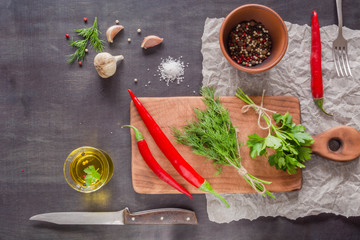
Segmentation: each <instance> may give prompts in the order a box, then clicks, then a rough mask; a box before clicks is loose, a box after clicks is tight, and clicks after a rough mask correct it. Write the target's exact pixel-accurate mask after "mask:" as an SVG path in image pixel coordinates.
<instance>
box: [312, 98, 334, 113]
mask: <svg viewBox="0 0 360 240" xmlns="http://www.w3.org/2000/svg"><path fill="white" fill-rule="evenodd" d="M314 102H315V103H316V105H317V106H318V107H319V108H320V109H321V110H322V111H323V112H324V113H325V114H327V115H329V116H332V115H333V114H332V113H327V112H326V111H325V110H324V108H323V104H324V98H314Z"/></svg>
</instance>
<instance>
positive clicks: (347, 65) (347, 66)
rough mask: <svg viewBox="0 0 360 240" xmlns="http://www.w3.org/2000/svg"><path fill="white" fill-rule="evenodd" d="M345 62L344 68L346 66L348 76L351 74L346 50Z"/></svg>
mask: <svg viewBox="0 0 360 240" xmlns="http://www.w3.org/2000/svg"><path fill="white" fill-rule="evenodd" d="M345 62H346V68H347V70H348V72H349V74H350V76H352V74H351V69H350V64H349V59H348V55H347V52H345Z"/></svg>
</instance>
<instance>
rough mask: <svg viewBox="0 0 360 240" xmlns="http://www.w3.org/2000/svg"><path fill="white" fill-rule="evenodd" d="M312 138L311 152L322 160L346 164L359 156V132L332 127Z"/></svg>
mask: <svg viewBox="0 0 360 240" xmlns="http://www.w3.org/2000/svg"><path fill="white" fill-rule="evenodd" d="M313 138H314V140H315V142H314V143H313V144H312V145H311V150H312V151H313V152H314V153H316V154H318V155H320V156H322V157H324V158H328V159H330V160H333V161H339V162H346V161H351V160H354V159H355V158H357V157H359V156H360V132H358V131H357V130H356V129H354V128H352V127H349V126H339V127H334V128H331V129H329V130H327V131H325V132H322V133H320V134H318V135H316V136H314V137H313Z"/></svg>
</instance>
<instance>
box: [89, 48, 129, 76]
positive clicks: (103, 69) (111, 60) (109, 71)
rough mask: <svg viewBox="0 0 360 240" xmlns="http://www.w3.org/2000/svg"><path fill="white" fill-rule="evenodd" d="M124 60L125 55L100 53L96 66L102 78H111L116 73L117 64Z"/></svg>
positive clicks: (95, 61)
mask: <svg viewBox="0 0 360 240" xmlns="http://www.w3.org/2000/svg"><path fill="white" fill-rule="evenodd" d="M123 59H124V56H123V55H119V56H112V55H111V54H110V53H107V52H102V53H98V54H97V55H96V56H95V58H94V66H95V69H96V71H97V73H98V74H99V76H100V77H102V78H109V77H111V76H112V75H114V74H115V72H116V63H117V62H118V61H121V60H123Z"/></svg>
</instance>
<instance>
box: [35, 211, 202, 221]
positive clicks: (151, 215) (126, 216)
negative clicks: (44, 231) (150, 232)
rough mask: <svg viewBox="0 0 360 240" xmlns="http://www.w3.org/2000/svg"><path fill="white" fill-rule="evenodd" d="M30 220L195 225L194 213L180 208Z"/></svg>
mask: <svg viewBox="0 0 360 240" xmlns="http://www.w3.org/2000/svg"><path fill="white" fill-rule="evenodd" d="M30 220H37V221H45V222H51V223H56V224H78V225H79V224H81V225H88V224H90V225H95V224H96V225H124V224H197V223H198V222H197V219H196V215H195V212H193V211H190V210H184V209H180V208H161V209H153V210H146V211H141V212H134V213H131V212H130V211H129V209H128V208H125V209H123V210H121V211H117V212H54V213H44V214H38V215H35V216H32V217H31V218H30Z"/></svg>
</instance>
